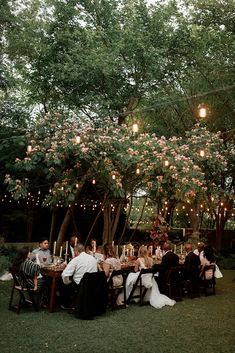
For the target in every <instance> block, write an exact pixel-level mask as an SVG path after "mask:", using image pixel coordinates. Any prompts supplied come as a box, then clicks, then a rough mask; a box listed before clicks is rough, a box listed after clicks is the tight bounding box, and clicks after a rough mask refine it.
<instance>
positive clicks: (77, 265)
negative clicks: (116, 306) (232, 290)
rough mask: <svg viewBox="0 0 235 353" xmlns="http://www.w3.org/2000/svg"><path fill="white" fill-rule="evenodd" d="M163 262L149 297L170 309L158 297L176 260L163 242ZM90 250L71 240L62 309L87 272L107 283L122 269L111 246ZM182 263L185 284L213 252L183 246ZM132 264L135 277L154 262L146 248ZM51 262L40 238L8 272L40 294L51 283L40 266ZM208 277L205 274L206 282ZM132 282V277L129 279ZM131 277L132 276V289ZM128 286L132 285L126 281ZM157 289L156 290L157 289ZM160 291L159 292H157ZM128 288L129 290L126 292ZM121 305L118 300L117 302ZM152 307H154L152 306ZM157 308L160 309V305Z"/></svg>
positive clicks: (61, 293)
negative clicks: (20, 276)
mask: <svg viewBox="0 0 235 353" xmlns="http://www.w3.org/2000/svg"><path fill="white" fill-rule="evenodd" d="M161 248H162V249H161V250H162V261H161V265H160V268H161V271H160V277H159V278H158V281H157V282H156V281H155V282H156V283H154V286H153V283H152V284H151V285H149V287H154V292H153V293H150V295H152V297H153V294H154V295H155V297H156V296H158V298H159V300H161V305H162V304H163V305H173V304H174V301H169V300H168V299H169V298H167V297H166V296H165V297H164V296H161V295H162V294H160V292H161V290H162V288H163V285H164V281H165V276H166V273H167V272H168V271H169V270H170V269H171V268H172V267H175V266H178V264H179V257H178V255H177V254H175V253H174V252H173V251H172V248H171V245H170V244H169V243H168V242H165V243H164V244H163V245H162V247H161ZM92 250H93V249H92V248H91V249H90V248H87V249H85V247H84V245H83V244H81V243H79V242H78V243H77V241H76V242H75V239H74V237H71V239H70V246H69V249H68V252H69V260H70V261H69V262H68V264H67V265H66V267H65V268H64V270H63V272H62V276H61V282H60V283H59V286H58V288H59V300H60V305H61V307H62V308H69V307H71V303H72V298H73V297H74V293H75V292H77V291H78V289H79V286H80V282H81V279H82V278H83V276H84V274H85V273H86V272H89V273H92V272H97V271H104V273H105V275H106V278H107V281H108V280H109V278H110V276H111V273H112V271H113V270H119V269H121V261H120V258H119V257H118V255H117V254H116V253H115V248H114V247H113V246H112V244H105V245H104V246H103V248H102V251H101V248H96V251H97V252H94V251H92ZM185 252H186V256H185V262H184V276H185V280H187V279H190V280H192V279H195V278H199V277H200V271H202V270H203V267H204V266H205V265H207V264H211V263H215V259H214V254H213V248H212V247H210V246H204V244H203V243H199V244H198V247H197V249H196V250H195V251H194V252H193V247H192V244H186V245H185ZM132 260H134V261H133V262H132V263H133V265H134V271H135V273H138V272H139V271H140V270H141V269H143V268H152V267H153V266H154V264H153V258H152V257H151V256H150V255H149V253H148V250H147V247H146V246H144V245H142V246H140V247H139V250H138V256H137V257H134V259H133V257H132ZM51 262H52V256H51V253H50V250H49V243H48V240H47V239H46V238H43V239H41V240H40V242H39V248H38V249H35V250H34V251H32V253H30V251H29V248H27V247H25V248H23V249H21V250H19V253H18V256H17V257H16V260H15V261H14V263H13V265H12V267H11V271H12V272H14V273H17V272H20V271H21V272H23V273H24V275H25V276H26V278H27V280H28V283H29V284H30V286H31V288H32V289H34V290H35V291H43V290H44V289H45V288H46V289H47V290H48V288H49V287H50V279H48V278H45V277H44V276H42V275H41V274H40V266H42V265H43V264H50V263H51ZM210 275H211V274H208V278H209V276H210ZM130 278H131V276H130ZM135 278H136V277H135ZM122 280H123V279H122V276H117V277H114V281H115V283H114V285H115V286H120V285H121V284H122ZM133 280H134V276H133V275H132V285H133ZM129 283H131V281H129ZM156 285H157V287H158V286H159V288H156ZM159 289H160V291H159ZM130 290H131V287H130V288H129V291H130ZM119 301H120V302H121V298H119ZM154 306H155V305H154ZM156 307H160V306H159V302H158V303H157V306H156Z"/></svg>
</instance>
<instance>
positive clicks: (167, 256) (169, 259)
mask: <svg viewBox="0 0 235 353" xmlns="http://www.w3.org/2000/svg"><path fill="white" fill-rule="evenodd" d="M162 250H163V253H164V255H163V257H162V262H161V264H160V272H159V277H157V278H156V277H155V279H156V281H157V283H158V286H159V290H160V292H164V290H165V282H166V278H167V274H168V271H169V270H170V269H171V268H172V267H175V266H178V265H179V257H178V256H177V255H176V254H175V253H173V251H172V248H171V245H170V244H169V243H167V242H165V243H164V244H163V245H162Z"/></svg>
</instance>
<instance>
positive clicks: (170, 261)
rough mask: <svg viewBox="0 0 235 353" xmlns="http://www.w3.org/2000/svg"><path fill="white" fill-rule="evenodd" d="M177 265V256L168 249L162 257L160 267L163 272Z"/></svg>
mask: <svg viewBox="0 0 235 353" xmlns="http://www.w3.org/2000/svg"><path fill="white" fill-rule="evenodd" d="M178 265H179V256H177V255H176V254H175V253H173V252H172V251H168V252H167V253H166V254H165V255H164V256H163V258H162V263H161V268H162V271H163V272H166V271H168V270H169V269H170V268H171V267H175V266H178Z"/></svg>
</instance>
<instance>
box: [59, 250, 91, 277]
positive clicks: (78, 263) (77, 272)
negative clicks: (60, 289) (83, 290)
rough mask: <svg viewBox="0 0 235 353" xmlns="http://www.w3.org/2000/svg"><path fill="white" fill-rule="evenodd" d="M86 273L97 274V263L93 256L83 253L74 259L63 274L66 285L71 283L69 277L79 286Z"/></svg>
mask: <svg viewBox="0 0 235 353" xmlns="http://www.w3.org/2000/svg"><path fill="white" fill-rule="evenodd" d="M86 272H97V261H96V259H95V258H94V257H93V256H91V255H88V254H87V253H85V251H83V252H81V253H80V254H79V255H78V256H76V257H74V258H73V259H72V260H71V261H70V262H69V263H68V265H67V266H66V268H65V269H64V271H63V272H62V279H63V282H64V284H69V283H71V281H70V280H69V277H71V276H72V277H73V281H74V282H75V283H76V284H79V283H80V281H81V279H82V277H83V275H84V274H85V273H86Z"/></svg>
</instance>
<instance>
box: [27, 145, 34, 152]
mask: <svg viewBox="0 0 235 353" xmlns="http://www.w3.org/2000/svg"><path fill="white" fill-rule="evenodd" d="M32 149H33V147H32V145H28V146H27V153H31V152H32Z"/></svg>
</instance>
